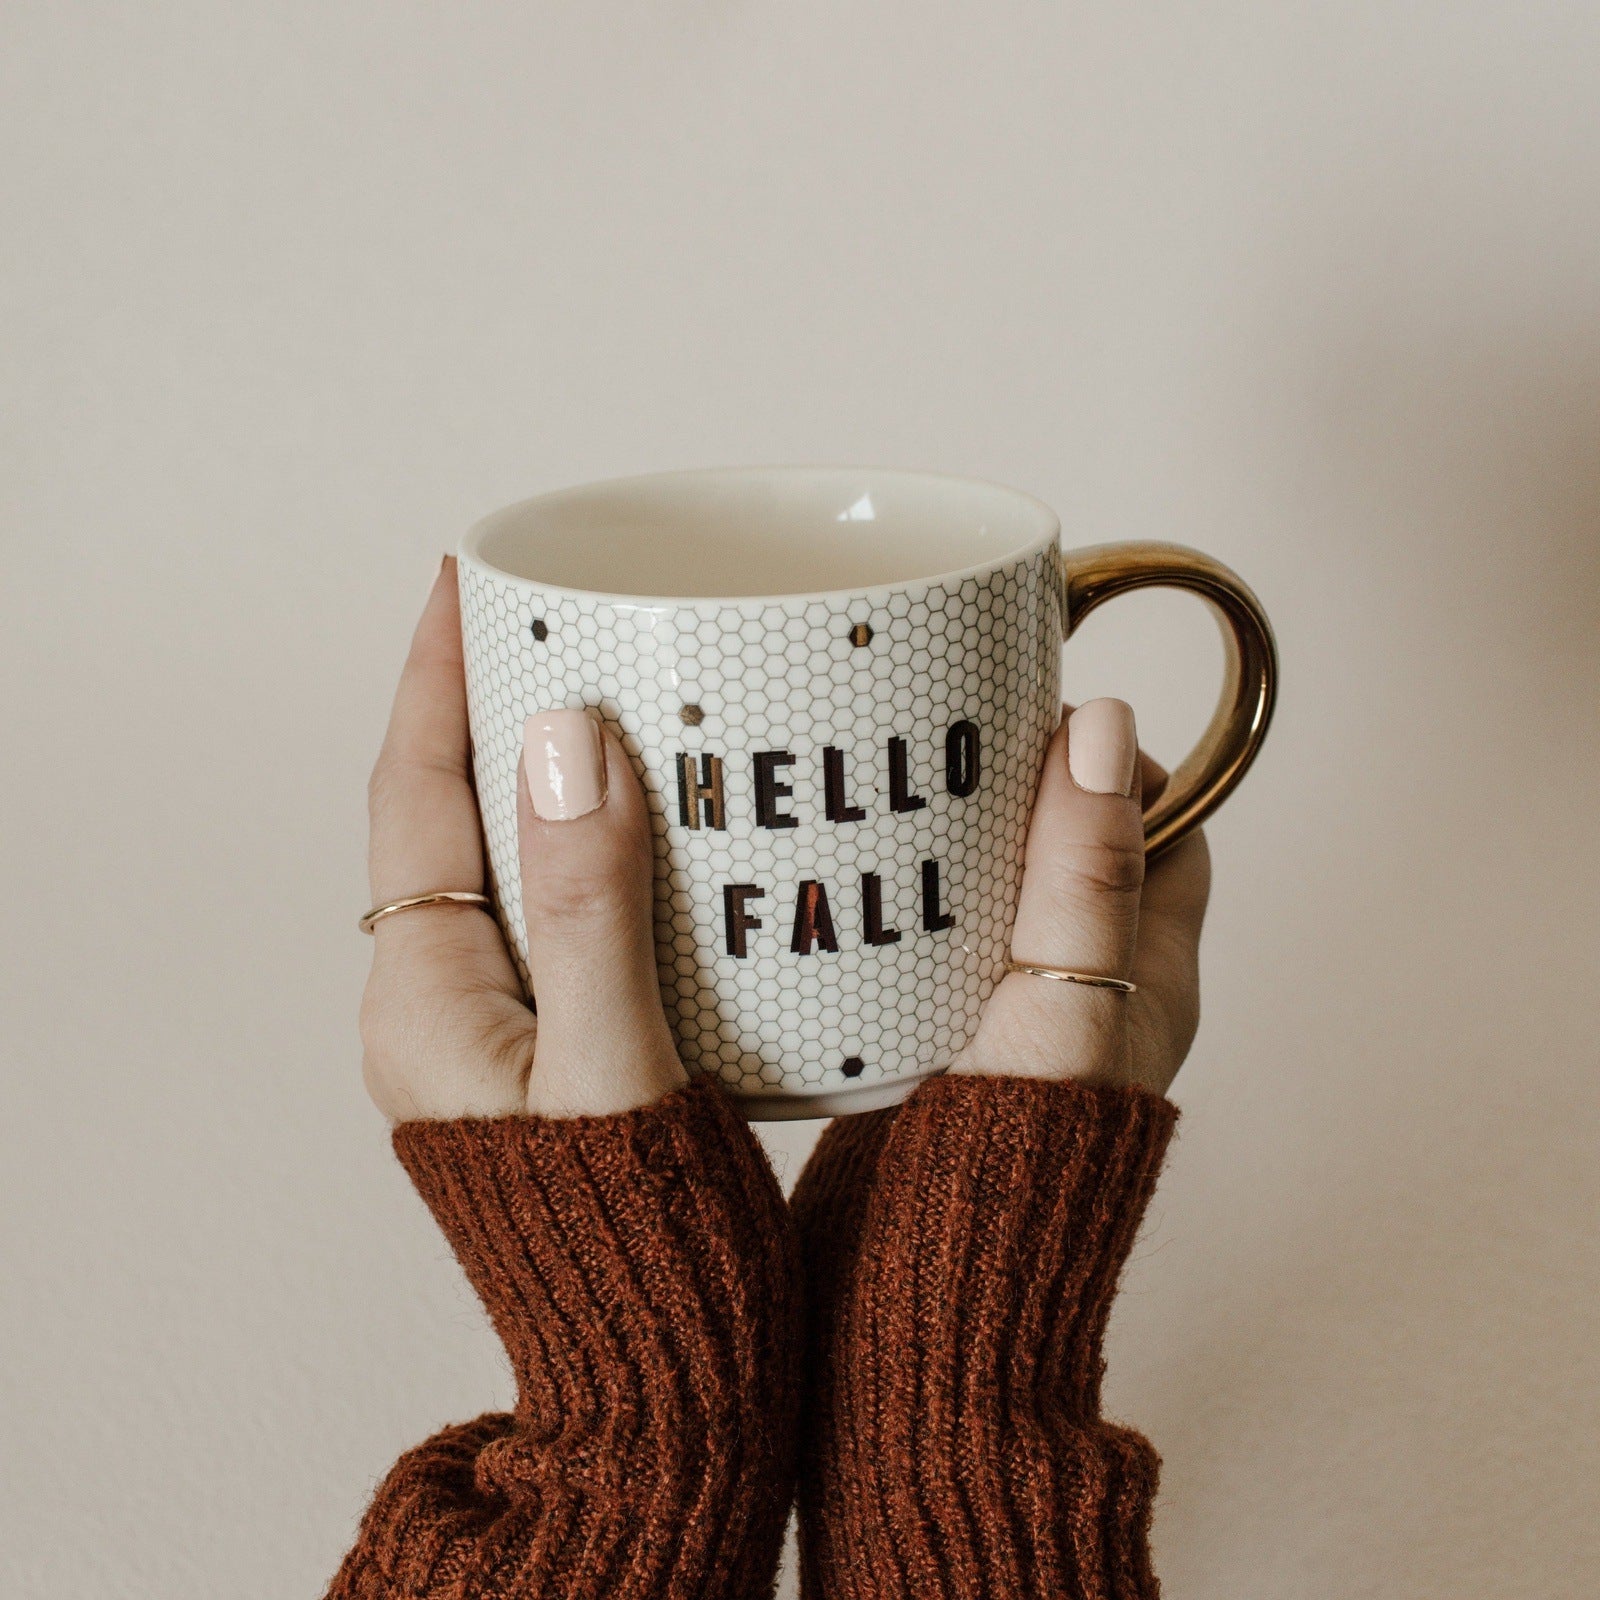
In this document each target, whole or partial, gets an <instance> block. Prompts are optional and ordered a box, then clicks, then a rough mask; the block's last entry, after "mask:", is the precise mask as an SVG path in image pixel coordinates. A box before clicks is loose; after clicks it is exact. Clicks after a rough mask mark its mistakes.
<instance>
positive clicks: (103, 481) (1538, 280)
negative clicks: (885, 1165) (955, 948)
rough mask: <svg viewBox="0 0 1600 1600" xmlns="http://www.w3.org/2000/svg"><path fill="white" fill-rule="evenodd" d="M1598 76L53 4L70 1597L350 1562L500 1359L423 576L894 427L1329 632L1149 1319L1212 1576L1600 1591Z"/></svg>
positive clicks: (548, 16) (45, 1246) (1101, 14)
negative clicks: (455, 1045)
mask: <svg viewBox="0 0 1600 1600" xmlns="http://www.w3.org/2000/svg"><path fill="white" fill-rule="evenodd" d="M1597 59H1600V13H1597V12H1596V11H1595V9H1594V8H1593V7H1591V6H1585V5H1583V4H1580V3H1576V0H1566V3H1555V0H1518V3H1515V4H1511V3H1507V4H1483V3H1478V4H1471V3H1469V4H1466V5H1463V4H1460V3H1452V4H1444V3H1434V4H1416V5H1404V6H1396V5H1376V4H1347V5H1342V6H1305V5H1269V4H1265V3H1261V4H1255V5H1245V4H1223V5H1210V6H1196V5H1178V4H1146V5H1139V6H1128V5H1113V4H1101V5H1086V4H1058V5H1048V6H1047V5H1044V4H1031V5H1022V4H996V3H987V4H983V5H971V6H963V7H952V6H947V5H938V4H928V3H924V4H920V5H912V4H909V3H897V4H884V5H878V6H861V5H835V4H813V5H807V6H777V5H772V4H736V3H707V4H695V5H690V4H660V3H657V4H649V5H646V4H643V3H640V4H633V5H618V4H606V3H602V4H593V5H588V6H582V7H579V6H571V7H568V6H554V5H549V4H522V5H516V6H512V5H483V4H474V5H465V6H444V5H437V4H435V5H419V4H402V3H394V0H389V3H385V4H382V5H377V4H371V5H359V6H357V5H349V4H332V5H327V4H319V5H316V6H312V5H306V4H271V5H267V4H254V5H245V6H240V5H217V4H214V3H208V4H200V3H195V4H188V5H177V4H157V5H132V4H129V5H108V4H103V5H82V4H70V3H69V4H52V5H48V6H47V5H43V4H25V3H20V0H13V3H11V4H9V5H7V7H6V8H5V11H4V16H3V19H0V148H3V152H4V154H3V170H0V208H3V216H4V219H5V220H4V243H3V245H0V268H3V277H0V296H3V301H0V317H3V347H4V360H3V362H0V396H3V406H4V435H3V439H4V443H3V448H4V471H3V483H0V496H3V506H4V538H5V552H4V574H5V576H4V592H3V600H0V604H3V607H4V616H3V619H0V696H3V699H4V706H5V730H4V752H5V754H4V767H5V780H4V789H3V800H0V804H3V807H4V816H3V829H0V848H3V851H4V860H3V863H0V867H3V870H0V892H3V898H4V923H3V926H4V935H3V937H4V947H3V951H0V985H3V1000H4V1014H5V1041H6V1057H7V1063H6V1070H5V1077H4V1116H3V1118H0V1129H3V1133H0V1138H3V1140H4V1151H3V1155H0V1207H3V1215H4V1233H5V1262H4V1285H5V1287H4V1299H5V1305H6V1310H5V1313H4V1318H3V1321H0V1340H3V1343H4V1349H3V1352H0V1394H3V1408H4V1409H3V1415H0V1438H3V1439H4V1441H5V1444H4V1449H3V1452H0V1462H3V1465H0V1473H3V1479H0V1588H3V1589H4V1591H5V1592H6V1593H7V1594H8V1595H15V1596H18V1597H23V1600H32V1597H40V1596H47V1595H48V1596H56V1595H68V1594H78V1595H90V1594H93V1595H97V1596H111V1597H115V1596H148V1595H161V1596H163V1597H164V1600H202V1597H205V1600H209V1597H212V1596H215V1595H218V1594H223V1593H226V1594H228V1595H231V1596H238V1597H241V1600H243V1597H250V1596H262V1597H268V1596H272V1597H276V1596H286V1595H296V1594H302V1595H309V1594H313V1593H316V1592H318V1591H319V1588H320V1586H321V1584H322V1583H323V1582H325V1580H326V1579H327V1577H328V1575H329V1574H330V1572H331V1571H332V1569H333V1567H334V1565H335V1564H336V1562H337V1560H338V1558H339V1556H340V1554H341V1551H342V1550H343V1548H344V1546H345V1544H346V1542H347V1541H348V1540H349V1539H350V1537H351V1534H352V1531H353V1528H354V1525H355V1522H356V1519H357V1517H358V1515H359V1513H360V1511H361V1508H362V1505H363V1503H364V1501H365V1499H366V1496H367V1495H368V1494H369V1492H370V1490H371V1488H372V1486H373V1484H374V1482H375V1481H376V1480H377V1478H378V1477H379V1476H380V1475H381V1474H382V1472H383V1471H384V1469H385V1468H386V1466H387V1465H388V1463H389V1462H390V1461H391V1460H392V1458H393V1457H394V1456H395V1455H396V1454H397V1453H398V1452H399V1451H400V1450H401V1449H402V1448H403V1447H405V1446H407V1445H409V1444H411V1443H413V1442H415V1441H416V1440H417V1439H419V1438H420V1437H421V1436H422V1435H424V1434H425V1433H426V1432H428V1431H430V1430H432V1429H433V1428H435V1427H437V1426H438V1425H440V1424H442V1423H443V1422H445V1421H446V1420H449V1419H455V1418H460V1417H463V1416H467V1415H471V1414H474V1413H476V1412H477V1411H480V1410H482V1409H485V1408H487V1407H489V1406H491V1405H499V1404H503V1403H505V1401H506V1399H507V1397H508V1396H507V1384H506V1378H505V1373H504V1369H503V1367H502V1363H501V1360H500V1357H499V1354H498V1352H497V1349H496V1348H495V1346H494V1344H493V1341H492V1339H491V1338H490V1336H489V1334H488V1332H487V1329H486V1326H485V1324H484V1321H483V1318H482V1316H481V1314H480V1313H479V1311H478V1308H477V1306H476V1303H475V1302H474V1301H472V1299H471V1298H470V1296H469V1294H468V1292H467V1291H466V1289H465V1286H464V1284H463V1282H462V1280H461V1279H460V1277H459V1275H458V1273H457V1270H456V1268H455V1266H454V1264H453V1262H452V1261H451V1260H450V1259H449V1258H448V1256H447V1254H446V1252H445V1250H444V1247H443V1245H442V1244H441V1242H440V1240H439V1238H438V1237H437V1235H436V1234H435V1232H434V1231H433V1229H432V1227H431V1225H430V1224H429V1222H428V1220H427V1219H426V1217H425V1215H424V1213H423V1212H422V1209H421V1207H420V1206H419V1205H418V1204H417V1202H416V1201H415V1200H414V1198H413V1196H412V1195H411V1193H410V1191H409V1189H408V1188H407V1186H406V1184H405V1182H404V1179H403V1177H402V1175H401V1173H400V1172H399V1170H398V1168H397V1167H396V1166H395V1164H394V1163H393V1161H392V1159H391V1157H390V1154H389V1151H388V1148H387V1144H386V1139H385V1130H384V1128H383V1126H382V1124H381V1123H380V1121H379V1119H378V1118H377V1116H376V1115H375V1113H373V1112H372V1111H371V1110H370V1109H369V1107H368V1105H367V1103H366V1101H365V1099H364V1096H363V1093H362V1089H361V1085H360V1080H359V1074H358V1048H357V1040H356V1032H355V1015H356V1004H357V998H358V995H359V992H360V988H361V983H362V978H363V973H364V968H365V963H366V959H367V952H368V947H367V945H366V943H365V941H363V940H362V939H361V938H360V937H359V936H358V935H357V934H356V932H355V928H354V918H355V916H356V914H357V913H358V912H359V911H360V910H361V909H363V907H364V905H365V900H366V886H365V881H364V871H363V860H362V852H363V842H364V828H365V816H364V783H365V779H366V775H367V770H368V767H369V764H370V761H371V758H372V755H373V752H374V750H375V747H376V744H377V740H378V738H379V734H380V731H381V727H382V722H383V718H384V715H385V711H386V706H387V702H388V698H389V695H390V692H391V689H392V685H393V680H394V677H395V674H396V671H397V668H398V666H399V662H400V658H401V655H402V653H403V649H404V646H405V642H406V638H407V636H408V633H409V629H410V626H411V623H412V620H413V617H414V614H415V612H416V611H417V609H418V607H419V606H420V603H421V600H422V597H423V594H424V591H425V590H426V588H427V586H428V583H429V581H430V579H431V577H432V574H433V571H434V569H435V567H436V566H437V564H438V560H439V555H440V552H441V551H442V550H443V549H444V548H445V547H446V546H448V545H450V544H452V543H453V541H454V540H455V538H456V537H457V535H458V534H459V532H460V530H461V529H462V528H463V527H464V526H465V524H466V523H467V522H468V521H469V520H471V519H472V518H474V517H475V516H477V515H479V514H481V513H482V512H484V511H486V510H488V509H491V508H493V507H494V506H496V505H499V504H501V503H503V502H505V501H508V500H511V499H514V498H517V497H519V496H521V495H524V494H528V493H532V492H535V491H537V490H540V489H544V488H549V487H555V486H559V485H562V484H567V483H572V482H578V481H582V480H586V479H589V478H593V477H599V476H605V475H609V474H614V473H622V472H629V471H640V470H648V469H654V468H661V467H671V466H682V465H697V464H707V463H716V462H743V461H769V460H801V461H808V460H809V461H828V460H865V461H876V462H885V463H891V464H897V465H905V466H924V467H933V468H939V469H943V470H948V471H955V472H968V473H974V474H979V475H983V476H989V477H994V478H999V479H1001V480H1004V481H1010V482H1014V483H1016V484H1018V485H1020V486H1022V487H1025V488H1028V489H1031V490H1033V491H1035V492H1036V493H1038V494H1040V495H1041V496H1043V497H1044V498H1045V499H1047V500H1049V501H1050V502H1051V503H1052V504H1054V505H1055V506H1056V507H1057V508H1058V509H1059V510H1060V511H1061V513H1062V516H1063V520H1064V523H1065V525H1066V528H1067V532H1068V538H1069V540H1071V541H1075V542H1091V541H1097V540H1104V539H1114V538H1145V537H1158V538H1177V539H1181V540H1184V541H1187V542H1190V543H1194V544H1197V545H1200V546H1203V547H1205V548H1207V549H1209V550H1211V551H1212V552H1214V553H1215V554H1217V555H1219V556H1220V557H1222V558H1223V559H1224V560H1226V561H1228V562H1230V563H1231V564H1233V565H1234V566H1236V567H1237V568H1238V569H1239V570H1240V571H1241V572H1242V573H1244V574H1245V575H1246V576H1247V577H1248V578H1249V580H1250V581H1251V582H1252V583H1254V584H1255V586H1256V587H1257V589H1258V591H1259V593H1260V594H1261V596H1262V597H1263V599H1264V600H1265V602H1266V604H1267V605H1268V607H1269V608H1270V609H1271V611H1272V614H1273V616H1274V617H1275V619H1276V622H1277V625H1278V628H1279V633H1280V640H1281V644H1282V649H1283V656H1284V694H1283V700H1282V704H1281V709H1280V713H1279V722H1278V726H1277V729H1276V731H1275V733H1274V735H1273V738H1272V740H1271V742H1270V743H1269V745H1268V748H1267V752H1266V755H1265V756H1264V758H1263V760H1262V762H1261V763H1260V765H1259V766H1258V767H1257V769H1256V770H1255V772H1254V773H1253V774H1252V775H1251V777H1250V779H1249V781H1248V782H1247V784H1246V785H1245V787H1244V789H1243V790H1242V791H1241V792H1240V793H1239V795H1238V796H1237V798H1236V799H1235V800H1234V802H1232V803H1231V804H1230V805H1229V807H1228V808H1227V809H1226V810H1225V811H1224V812H1223V813H1222V814H1221V816H1220V817H1219V818H1218V820H1217V822H1216V823H1215V825H1214V827H1213V829H1212V837H1213V844H1214V849H1215V855H1216V863H1217V874H1216V897H1215V910H1214V915H1213V917H1212V919H1211V922H1210V925H1209V929H1208V933H1207V943H1206V952H1205V974H1206V984H1207V987H1206V1009H1207V1015H1206V1021H1205V1024H1204V1027H1203V1030H1202V1033H1201V1037H1200V1040H1199V1042H1198V1044H1197V1046H1196V1048H1195V1051H1194V1054H1193V1056H1192V1058H1191V1059H1190V1061H1189V1063H1188V1065H1187V1066H1186V1067H1185V1069H1184V1072H1183V1074H1182V1076H1181V1077H1180V1079H1179V1080H1178V1084H1177V1087H1176V1097H1177V1098H1178V1099H1179V1100H1180V1101H1181V1103H1182V1104H1183V1106H1184V1108H1185V1116H1184V1121H1183V1128H1182V1133H1181V1137H1180V1139H1179V1142H1178V1144H1177V1146H1176V1149H1175V1153H1174V1156H1173V1159H1172V1162H1171V1165H1170V1168H1169V1170H1168V1173H1167V1176H1166V1179H1165V1181H1164V1183H1163V1185H1162V1188H1161V1190H1160V1193H1159V1195H1158V1197H1157V1201H1156V1204H1155V1206H1154V1209H1153V1211H1152V1214H1151V1217H1150V1219H1149V1224H1148V1227H1147V1229H1146V1231H1145V1234H1144V1236H1143V1238H1142V1242H1141V1244H1140V1246H1139V1248H1138V1251H1137V1254H1136V1258H1135V1261H1134V1263H1133V1265H1132V1269H1131V1272H1130V1275H1129V1279H1128V1282H1127V1287H1126V1291H1125V1293H1124V1295H1123V1297H1122V1300H1121V1302H1120V1306H1119V1310H1118V1314H1117V1318H1116V1322H1115V1326H1114V1329H1113V1333H1112V1338H1111V1345H1110V1361H1111V1384H1110V1390H1109V1404H1110V1408H1111V1410H1112V1411H1113V1412H1114V1414H1116V1415H1117V1416H1119V1417H1122V1418H1125V1419H1127V1420H1129V1421H1131V1422H1133V1423H1135V1424H1137V1425H1138V1426H1140V1427H1141V1428H1143V1429H1145V1430H1146V1431H1147V1432H1148V1433H1149V1434H1150V1436H1151V1437H1152V1438H1153V1439H1154V1441H1155V1442H1156V1444H1157V1446H1158V1447H1159V1448H1160V1450H1161V1451H1162V1453H1163V1455H1164V1457H1165V1462H1166V1465H1165V1473H1164V1487H1163V1492H1162V1495H1161V1499H1160V1502H1159V1508H1158V1512H1157V1516H1156V1525H1155V1541H1156V1546H1157V1563H1158V1568H1159V1570H1160V1571H1161V1572H1162V1574H1163V1575H1164V1578H1165V1582H1166V1584H1167V1592H1168V1593H1170V1594H1172V1595H1175V1596H1216V1597H1218V1600H1221V1597H1224V1596H1226V1597H1237V1596H1258V1595H1259V1596H1264V1597H1265V1596H1279V1595H1286V1594H1293V1595H1334V1594H1337V1595H1339V1596H1342V1597H1347V1600H1353V1597H1357V1596H1369V1595H1370V1596H1385V1597H1391V1596H1451V1597H1455V1600H1460V1597H1472V1600H1488V1597H1491V1596H1493V1597H1495V1600H1514V1597H1518V1596H1539V1597H1542V1600H1551V1597H1564V1596H1572V1597H1577V1596H1587V1595H1592V1594H1593V1593H1594V1592H1595V1591H1596V1588H1597V1587H1600V1516H1596V1515H1595V1486H1596V1481H1597V1474H1600V1456H1597V1447H1596V1442H1595V1441H1596V1438H1597V1437H1600V1415H1597V1399H1596V1397H1597V1394H1600V1354H1597V1352H1600V1317H1597V1309H1600V1288H1597V1285H1600V1258H1597V1249H1596V1222H1597V1218H1600V1183H1597V1177H1596V1172H1597V1162H1596V1155H1597V1151H1596V1130H1597V1110H1600V1105H1597V1089H1596V1071H1595V1066H1596V1050H1595V1042H1594V1036H1595V1009H1594V1001H1595V995H1596V992H1597V987H1600V985H1597V979H1600V947H1597V941H1596V921H1597V913H1600V852H1597V850H1596V846H1595V839H1594V824H1595V819H1596V811H1597V802H1596V795H1597V790H1600V753H1597V742H1596V709H1597V704H1600V670H1597V668H1600V615H1597V613H1600V555H1597V545H1600V113H1597V109H1596V107H1597V102H1596V96H1595V64H1596V61H1597ZM1216 659H1217V652H1216V647H1215V644H1214V640H1213V636H1212V633H1211V629H1210V624H1209V621H1208V620H1207V619H1206V618H1205V616H1204V613H1203V612H1202V611H1201V610H1200V608H1198V607H1197V606H1193V605H1192V604H1190V603H1189V602H1186V601H1184V600H1182V599H1171V600H1166V601H1162V600H1140V599H1136V600H1133V601H1129V602H1125V603H1124V604H1122V605H1121V606H1119V607H1118V608H1116V609H1115V611H1114V612H1113V613H1108V614H1104V615H1102V616H1097V617H1096V618H1095V619H1093V620H1092V622H1091V623H1089V624H1088V625H1086V627H1085V629H1084V632H1083V635H1082V636H1081V638H1080V639H1079V640H1077V641H1074V643H1073V645H1072V646H1071V647H1070V649H1069V651H1068V682H1069V685H1070V688H1071V692H1073V693H1075V694H1076V695H1078V696H1080V697H1081V696H1085V695H1088V694H1092V693H1117V694H1121V695H1125V696H1127V697H1128V698H1130V699H1131V700H1132V701H1133V702H1134V704H1135V705H1136V707H1137V709H1138V712H1139V714H1140V717H1141V719H1142V726H1143V729H1144V731H1145V733H1146V736H1147V742H1148V743H1149V744H1150V745H1151V746H1152V747H1153V748H1154V749H1155V751H1156V752H1157V754H1159V755H1162V756H1164V757H1167V758H1169V759H1170V758H1171V757H1173V756H1175V755H1176V754H1178V753H1180V752H1181V750H1182V748H1183V746H1184V744H1185V743H1186V741H1187V740H1188V739H1189V737H1190V736H1191V735H1192V734H1193V733H1194V732H1195V731H1196V730H1197V729H1198V727H1199V726H1200V724H1201V722H1202V720H1203V717H1204V715H1205V712H1206V710H1207V708H1208V705H1209V700H1210V697H1211V695H1212V693H1213V687H1212V685H1213V674H1214V672H1215V666H1216ZM813 1132H814V1130H812V1129H806V1128H791V1129H789V1130H787V1131H786V1132H785V1133H784V1134H782V1135H781V1137H780V1140H779V1146H778V1153H779V1156H780V1159H781V1160H782V1161H783V1162H784V1164H785V1166H786V1168H787V1170H788V1171H789V1173H790V1175H791V1176H792V1173H793V1170H794V1166H795V1161H796V1157H797V1156H798V1154H799V1153H800V1152H801V1151H802V1150H803V1148H804V1146H805V1144H806V1142H807V1139H808V1138H809V1136H810V1134H811V1133H813Z"/></svg>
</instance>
